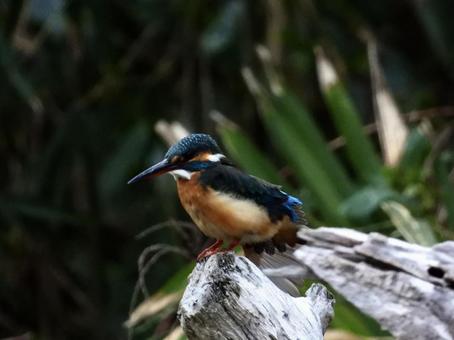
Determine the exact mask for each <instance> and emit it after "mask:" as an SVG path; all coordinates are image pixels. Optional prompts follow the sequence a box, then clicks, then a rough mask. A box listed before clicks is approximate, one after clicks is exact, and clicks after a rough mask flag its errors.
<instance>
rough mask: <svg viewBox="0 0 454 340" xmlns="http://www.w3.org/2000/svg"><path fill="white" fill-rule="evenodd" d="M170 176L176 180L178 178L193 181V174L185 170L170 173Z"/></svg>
mask: <svg viewBox="0 0 454 340" xmlns="http://www.w3.org/2000/svg"><path fill="white" fill-rule="evenodd" d="M169 174H171V175H172V176H173V178H175V179H178V178H184V179H191V175H192V173H190V172H189V171H187V170H183V169H177V170H173V171H169Z"/></svg>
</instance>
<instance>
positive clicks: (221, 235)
mask: <svg viewBox="0 0 454 340" xmlns="http://www.w3.org/2000/svg"><path fill="white" fill-rule="evenodd" d="M165 173H170V174H171V175H172V176H173V177H174V178H175V180H176V182H177V187H178V195H179V197H180V201H181V204H182V205H183V207H184V209H185V210H186V211H187V213H188V214H189V215H190V216H191V218H192V220H193V221H194V223H195V224H196V225H197V226H198V228H199V229H200V230H201V231H202V233H204V234H205V235H206V236H208V237H211V238H214V239H216V242H215V243H214V244H213V245H212V246H210V247H209V248H207V249H205V250H204V251H202V252H201V253H200V254H199V256H198V257H197V259H198V260H199V259H201V258H203V257H206V256H210V255H212V254H215V253H216V252H219V251H228V250H232V249H233V248H235V247H236V246H237V245H239V244H241V245H243V247H244V248H245V251H251V250H254V251H256V252H258V253H261V252H263V251H266V252H267V253H268V254H273V253H274V251H275V249H278V250H279V251H281V252H283V251H285V250H286V246H287V245H289V246H292V247H293V246H294V245H295V243H297V242H298V238H297V234H296V232H297V229H298V228H299V227H300V226H301V225H303V224H305V220H304V214H303V211H302V208H301V207H302V202H301V201H300V200H299V199H298V198H296V197H294V196H291V195H289V194H287V193H285V192H284V191H282V190H281V188H280V187H279V186H276V185H273V184H270V183H268V182H265V181H264V180H261V179H259V178H257V177H254V176H251V175H248V174H245V173H244V172H242V171H241V170H239V169H237V168H236V167H235V166H234V165H233V164H232V163H231V162H230V161H229V160H228V158H227V157H226V156H225V155H224V154H223V153H222V151H221V149H220V148H219V146H218V145H217V143H216V141H215V140H214V139H213V138H212V137H210V136H209V135H206V134H192V135H189V136H187V137H185V138H183V139H181V140H180V141H179V142H178V143H176V144H175V145H173V146H172V147H171V148H170V149H169V150H168V151H167V153H166V155H165V156H164V159H163V160H162V161H161V162H159V163H157V164H155V165H153V166H151V167H150V168H148V169H146V170H145V171H143V172H141V173H140V174H138V175H137V176H135V177H134V178H132V179H131V180H130V181H129V182H128V184H130V183H134V182H137V181H139V180H142V179H146V178H151V177H155V176H159V175H162V174H165ZM224 242H226V243H227V247H226V248H222V246H223V243H224Z"/></svg>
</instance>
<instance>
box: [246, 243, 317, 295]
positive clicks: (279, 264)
mask: <svg viewBox="0 0 454 340" xmlns="http://www.w3.org/2000/svg"><path fill="white" fill-rule="evenodd" d="M294 250H295V249H294V248H289V249H287V250H285V251H284V252H276V253H274V254H269V253H267V252H262V253H260V254H259V253H257V252H256V251H255V250H254V248H251V247H244V254H245V256H246V257H247V258H248V259H249V260H250V261H251V262H253V263H254V264H255V265H256V266H257V267H259V268H260V269H261V270H262V271H263V273H264V274H265V275H266V276H267V277H268V278H269V279H270V280H271V281H272V282H273V283H274V284H275V285H276V286H278V287H279V288H280V289H281V290H283V291H285V292H287V293H288V294H290V295H292V296H296V297H297V296H300V292H299V290H298V288H297V287H300V286H301V285H302V284H303V282H304V279H307V278H308V277H311V276H313V275H312V273H311V272H310V270H309V269H308V268H307V267H305V266H304V265H302V264H301V263H300V262H299V261H298V260H297V259H296V257H295V256H294V255H293V252H294Z"/></svg>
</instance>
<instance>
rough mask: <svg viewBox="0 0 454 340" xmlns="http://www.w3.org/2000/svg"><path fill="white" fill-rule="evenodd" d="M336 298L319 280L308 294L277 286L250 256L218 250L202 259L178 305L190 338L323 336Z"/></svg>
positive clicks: (294, 339)
mask: <svg viewBox="0 0 454 340" xmlns="http://www.w3.org/2000/svg"><path fill="white" fill-rule="evenodd" d="M333 304H334V299H333V297H332V295H331V294H330V293H329V292H328V291H327V290H326V288H325V287H323V286H322V285H320V284H314V285H312V286H311V287H310V288H309V289H308V291H307V292H306V296H305V297H299V298H294V297H291V296H290V295H288V294H287V293H284V292H282V291H281V290H280V289H279V288H277V287H276V286H275V285H274V284H273V283H272V282H271V281H270V280H269V279H268V278H267V277H266V276H265V275H264V274H263V273H262V272H261V271H260V270H259V269H258V268H257V267H256V266H255V265H254V264H253V263H251V262H250V261H249V260H248V259H247V258H245V257H242V256H236V255H234V254H233V253H226V254H217V255H213V256H211V257H209V258H208V259H207V260H206V261H204V262H202V263H198V264H197V265H196V267H195V269H194V271H193V272H192V274H191V276H190V279H189V284H188V286H187V288H186V291H185V293H184V295H183V298H182V300H181V303H180V308H179V319H180V323H181V326H182V327H183V329H184V331H185V333H186V335H187V336H188V338H189V339H291V340H296V339H314V340H315V339H323V333H324V332H325V330H326V328H327V326H328V323H329V321H330V320H331V317H332V315H333Z"/></svg>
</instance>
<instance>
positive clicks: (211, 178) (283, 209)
mask: <svg viewBox="0 0 454 340" xmlns="http://www.w3.org/2000/svg"><path fill="white" fill-rule="evenodd" d="M200 183H201V184H202V185H203V186H206V187H210V188H212V189H214V190H216V191H221V192H224V193H227V194H229V195H232V196H234V197H238V198H239V199H245V200H251V201H254V202H255V203H256V204H258V205H260V206H262V207H264V208H265V209H266V210H267V212H268V215H269V216H270V219H271V220H272V221H278V220H281V219H282V218H283V217H285V216H288V217H289V218H290V219H291V220H292V222H294V223H300V222H301V221H300V219H301V218H302V217H303V214H302V209H301V206H302V202H301V201H300V200H299V199H298V198H296V197H293V196H291V195H289V194H287V193H285V192H284V191H282V190H281V187H279V186H277V185H274V184H271V183H268V182H266V181H264V180H262V179H259V178H257V177H254V176H250V175H248V174H245V173H243V172H242V171H240V170H238V169H237V168H235V167H232V166H226V165H219V166H216V167H213V168H210V169H208V170H206V171H203V172H202V174H201V175H200Z"/></svg>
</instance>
